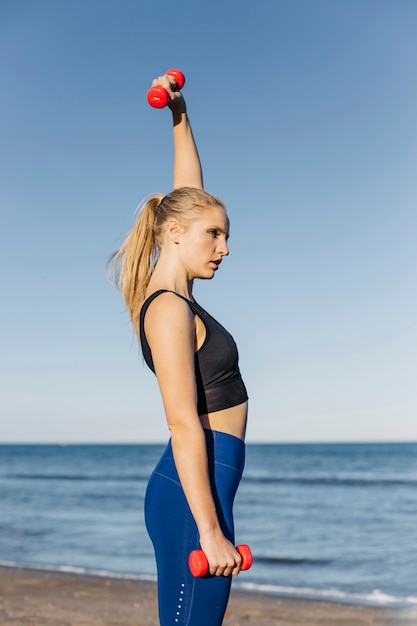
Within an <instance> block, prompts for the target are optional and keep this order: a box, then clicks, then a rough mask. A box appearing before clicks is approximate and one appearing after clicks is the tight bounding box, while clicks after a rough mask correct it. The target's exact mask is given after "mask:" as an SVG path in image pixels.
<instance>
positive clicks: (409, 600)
mask: <svg viewBox="0 0 417 626" xmlns="http://www.w3.org/2000/svg"><path fill="white" fill-rule="evenodd" d="M234 587H236V588H237V589H241V590H242V591H248V592H252V593H265V594H269V595H274V596H283V597H287V598H303V599H309V600H326V601H328V602H343V603H345V604H358V605H369V606H381V607H398V608H406V607H415V606H417V597H415V596H403V597H402V596H393V595H390V594H387V593H384V592H383V591H381V590H380V589H373V591H372V592H371V593H354V592H348V591H342V590H341V589H315V588H312V587H283V586H279V585H267V584H260V583H251V582H236V583H234Z"/></svg>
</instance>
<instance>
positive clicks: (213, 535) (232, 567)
mask: <svg viewBox="0 0 417 626" xmlns="http://www.w3.org/2000/svg"><path fill="white" fill-rule="evenodd" d="M200 545H201V549H202V550H203V552H204V554H205V555H206V557H207V560H208V563H209V572H210V574H211V575H212V576H230V574H232V575H233V576H237V575H238V574H239V572H240V567H241V565H242V557H241V556H240V554H239V552H238V551H237V550H236V548H235V547H234V545H233V544H232V543H231V542H230V541H229V540H228V539H226V537H225V536H224V535H223V533H222V532H221V531H218V532H207V533H204V534H200Z"/></svg>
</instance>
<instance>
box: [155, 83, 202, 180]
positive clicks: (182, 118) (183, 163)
mask: <svg viewBox="0 0 417 626" xmlns="http://www.w3.org/2000/svg"><path fill="white" fill-rule="evenodd" d="M156 85H161V86H162V87H164V88H165V89H166V90H167V92H168V94H169V97H170V101H169V103H168V106H169V108H170V109H171V111H172V120H173V125H174V129H173V134H174V181H173V189H177V188H178V187H196V188H198V189H203V172H202V169H201V163H200V157H199V156H198V151H197V146H196V143H195V140H194V136H193V132H192V130H191V124H190V121H189V119H188V116H187V108H186V105H185V100H184V98H183V96H182V94H181V92H180V91H176V90H175V85H176V83H175V79H174V78H173V77H171V76H168V75H167V74H165V75H164V76H160V77H159V78H157V79H156V80H154V81H153V83H152V87H155V86H156Z"/></svg>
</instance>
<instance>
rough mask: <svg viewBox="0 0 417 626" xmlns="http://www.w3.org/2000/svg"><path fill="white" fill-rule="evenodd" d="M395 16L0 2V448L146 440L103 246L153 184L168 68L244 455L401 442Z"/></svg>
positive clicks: (165, 118) (408, 399)
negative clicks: (239, 404)
mask: <svg viewBox="0 0 417 626" xmlns="http://www.w3.org/2000/svg"><path fill="white" fill-rule="evenodd" d="M416 24H417V4H416V3H415V2H414V1H413V0H409V1H407V0H400V1H398V2H392V1H385V0H360V1H355V0H349V1H347V0H345V1H342V0H340V1H338V2H335V1H334V0H269V1H262V0H260V1H259V2H253V1H252V2H248V1H245V0H243V1H242V0H239V1H238V0H226V1H225V0H212V1H211V2H207V3H204V4H203V3H201V2H195V1H193V2H191V1H183V0H179V1H178V2H175V3H172V2H169V1H168V0H162V1H161V2H153V1H142V2H140V1H138V0H137V1H135V2H134V1H132V0H123V1H122V2H116V0H114V1H106V0H100V1H98V0H87V1H85V0H72V2H64V1H60V0H50V1H48V0H38V1H37V2H30V1H28V0H26V1H25V0H13V1H12V0H2V2H1V5H0V65H1V67H0V75H1V83H2V85H1V96H0V112H1V115H0V132H1V144H2V150H1V155H0V161H1V163H0V165H1V168H0V171H1V178H2V184H1V190H0V203H1V204H0V206H1V215H2V220H1V221H2V227H1V229H0V243H1V249H2V255H3V264H2V286H3V289H2V294H3V295H2V323H1V327H0V333H1V335H0V340H1V350H0V367H1V380H2V385H1V392H0V393H1V399H0V402H1V404H0V411H1V416H0V421H1V429H0V441H3V442H14V441H16V442H19V441H22V442H23V441H24V442H43V441H45V442H78V441H80V442H83V441H86V442H87V441H88V442H136V441H137V442H142V441H143V442H147V441H164V440H166V438H167V429H166V425H165V420H164V416H163V412H162V406H161V401H160V399H159V396H158V390H157V386H156V382H155V380H154V378H153V376H152V374H151V373H150V372H149V371H148V370H147V369H146V367H145V365H144V364H143V361H142V358H141V356H140V353H139V350H138V347H137V345H135V343H134V341H133V338H132V332H131V328H130V326H129V323H128V319H127V315H126V314H125V312H124V307H123V303H122V301H121V298H120V295H119V294H118V293H117V291H116V290H114V289H113V288H112V287H111V286H110V285H109V284H108V283H107V282H106V278H105V269H104V268H105V264H106V260H107V258H108V256H109V255H110V253H111V252H112V251H113V250H114V249H115V248H116V247H117V245H118V243H120V241H121V238H122V237H123V235H124V234H125V233H126V232H127V231H128V230H129V228H130V226H131V224H132V220H133V213H134V211H135V209H136V206H137V205H138V204H139V202H140V201H141V199H142V198H143V197H144V196H146V195H147V194H148V193H151V192H155V191H160V192H162V193H166V192H168V191H169V189H170V185H171V172H172V146H171V123H170V116H169V113H168V112H167V111H166V110H165V111H156V110H152V109H151V108H150V107H149V106H148V105H147V103H146V100H145V94H146V91H147V89H148V86H149V84H150V82H151V80H152V78H153V77H154V76H157V75H159V74H160V73H163V71H164V70H165V69H168V68H169V67H179V68H181V69H182V70H183V71H184V72H185V74H186V78H187V83H186V86H185V88H184V94H185V96H186V99H187V103H188V107H189V114H190V118H191V121H192V124H193V128H194V132H195V135H196V139H197V142H198V146H199V150H200V154H201V158H202V161H203V167H204V174H205V185H206V188H207V189H208V190H209V191H211V192H213V193H215V194H217V195H219V196H220V197H221V198H222V199H223V200H224V201H225V203H226V205H227V207H228V212H229V215H230V218H231V239H230V247H231V254H230V256H229V257H228V259H227V260H226V261H225V262H224V263H223V264H222V267H221V269H220V271H219V272H218V273H217V274H216V277H215V279H214V280H213V281H210V282H201V283H199V284H196V286H195V295H196V297H197V299H198V300H199V302H200V304H202V305H203V306H204V307H205V308H207V309H208V310H209V311H210V312H212V313H213V314H214V315H215V316H216V317H217V318H218V319H219V320H220V321H221V322H223V323H224V325H225V326H226V327H227V328H228V329H229V330H230V331H231V332H232V333H233V334H234V336H235V339H236V340H237V343H238V346H239V351H240V359H241V361H240V362H241V370H242V373H243V376H244V379H245V382H246V384H247V387H248V391H249V395H250V424H249V429H248V441H388V440H397V441H398V440H404V441H411V440H417V419H416V418H417V385H416V380H417V364H416V354H417V350H416V348H417V322H416V304H417V295H416V294H417V290H416V274H417V272H416V267H417V263H416V261H417V254H416V245H415V240H416V227H417V217H416V206H417V202H416V200H417V194H416V191H417V184H416V165H417V141H416V137H417V124H416V110H417V83H416V78H415V68H416V65H417V38H416V37H415V30H416Z"/></svg>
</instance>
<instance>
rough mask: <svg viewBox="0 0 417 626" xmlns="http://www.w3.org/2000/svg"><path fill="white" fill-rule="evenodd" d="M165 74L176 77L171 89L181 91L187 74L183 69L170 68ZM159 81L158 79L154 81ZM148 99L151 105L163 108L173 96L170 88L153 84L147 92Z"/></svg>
mask: <svg viewBox="0 0 417 626" xmlns="http://www.w3.org/2000/svg"><path fill="white" fill-rule="evenodd" d="M165 76H170V77H171V78H173V79H174V81H175V82H174V83H173V84H172V83H171V84H172V87H171V89H172V90H173V91H179V90H180V89H182V88H183V86H184V84H185V76H184V74H183V73H182V72H181V70H176V69H170V70H167V71H166V72H165ZM154 83H157V81H154ZM147 100H148V103H149V104H150V105H151V107H154V108H155V109H163V108H164V107H166V106H167V104H168V103H169V101H170V100H171V97H170V95H169V92H168V90H167V89H166V88H165V87H163V85H159V84H153V85H152V87H151V88H150V89H149V91H148V93H147Z"/></svg>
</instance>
